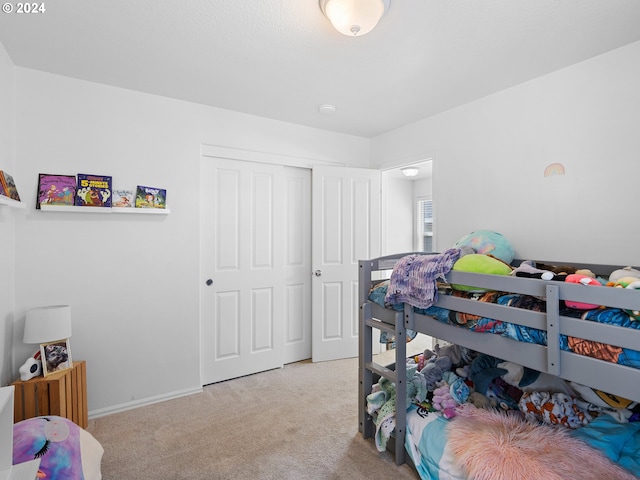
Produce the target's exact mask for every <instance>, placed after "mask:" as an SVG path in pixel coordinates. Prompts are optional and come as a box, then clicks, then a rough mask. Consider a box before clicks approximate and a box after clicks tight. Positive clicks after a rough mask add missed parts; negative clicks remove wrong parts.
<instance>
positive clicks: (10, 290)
mask: <svg viewBox="0 0 640 480" xmlns="http://www.w3.org/2000/svg"><path fill="white" fill-rule="evenodd" d="M14 88H15V72H14V68H13V64H12V63H11V60H10V58H9V56H8V55H7V52H6V50H5V49H4V46H3V45H2V44H1V43H0V170H6V171H7V172H9V174H11V175H13V176H14V180H15V181H16V182H19V180H20V178H19V177H18V176H17V174H16V161H15V148H14V145H15V128H14V126H15V125H14V124H15V111H14ZM18 186H20V185H18ZM18 193H20V190H18ZM17 212H18V210H17V209H15V208H9V207H3V206H0V351H1V352H2V354H1V355H0V385H6V384H7V383H8V382H10V381H11V380H12V379H13V377H14V372H13V366H12V364H11V345H12V337H13V328H14V293H15V290H14V274H15V269H14V255H13V251H14V245H15V221H14V218H15V214H16V213H17Z"/></svg>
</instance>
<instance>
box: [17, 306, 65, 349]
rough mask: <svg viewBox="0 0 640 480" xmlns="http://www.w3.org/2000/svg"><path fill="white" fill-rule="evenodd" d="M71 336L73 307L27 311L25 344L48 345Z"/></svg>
mask: <svg viewBox="0 0 640 480" xmlns="http://www.w3.org/2000/svg"><path fill="white" fill-rule="evenodd" d="M70 336H71V307H70V306H69V305H52V306H50V307H38V308H32V309H30V310H27V318H26V320H25V322H24V336H23V338H22V341H23V342H24V343H48V342H55V341H56V340H64V339H66V338H69V337H70Z"/></svg>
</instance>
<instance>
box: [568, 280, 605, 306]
mask: <svg viewBox="0 0 640 480" xmlns="http://www.w3.org/2000/svg"><path fill="white" fill-rule="evenodd" d="M565 282H566V283H577V284H580V285H589V286H594V287H601V286H602V284H601V283H600V282H599V281H598V280H596V279H595V278H593V277H589V276H586V275H580V274H578V273H573V274H570V275H567V278H566V279H565ZM564 303H565V304H566V305H567V307H569V308H573V309H576V310H593V309H594V308H598V307H599V306H600V305H596V304H594V303H584V302H575V301H573V300H565V302H564Z"/></svg>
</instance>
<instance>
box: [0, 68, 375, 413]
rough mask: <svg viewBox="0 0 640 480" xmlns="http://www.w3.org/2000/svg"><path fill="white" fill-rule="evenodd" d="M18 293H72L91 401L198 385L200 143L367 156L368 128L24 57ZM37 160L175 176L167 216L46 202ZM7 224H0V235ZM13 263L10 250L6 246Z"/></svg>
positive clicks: (86, 169) (139, 176) (60, 166)
mask: <svg viewBox="0 0 640 480" xmlns="http://www.w3.org/2000/svg"><path fill="white" fill-rule="evenodd" d="M15 72H16V78H17V86H16V111H17V113H16V122H17V123H16V132H17V133H16V150H17V157H18V159H19V161H18V164H17V168H16V170H17V172H16V173H17V174H18V176H19V178H21V179H22V180H23V181H22V185H21V190H22V192H23V193H24V195H25V198H26V199H27V201H29V202H30V203H31V205H30V207H29V208H28V209H27V210H26V211H24V212H21V213H20V214H19V215H17V216H16V247H15V258H16V295H15V298H16V305H15V312H16V316H17V318H18V319H19V322H22V323H21V325H20V326H19V328H18V330H19V332H18V333H17V334H16V335H15V336H14V342H15V361H16V362H17V363H18V365H19V364H20V363H22V361H23V360H24V358H26V357H27V356H28V355H29V354H30V353H31V349H32V348H31V347H29V346H25V345H24V344H22V342H21V334H22V328H23V322H24V314H25V312H26V310H27V309H28V308H31V307H35V306H42V305H51V304H61V303H62V304H70V305H71V306H72V316H73V336H72V338H71V351H72V355H73V357H74V358H76V359H85V360H87V376H88V378H87V383H88V397H89V410H90V413H92V414H102V413H106V412H109V411H113V410H114V409H116V408H121V407H127V406H131V405H135V404H137V402H145V401H148V400H150V399H151V400H153V399H156V398H164V397H166V396H171V395H179V394H182V393H188V392H190V391H193V390H194V389H198V388H199V387H200V377H199V368H200V367H199V289H200V286H201V280H203V279H201V277H200V272H199V268H200V265H199V225H198V218H199V211H198V210H199V208H198V201H199V200H198V199H199V195H200V194H201V192H200V191H199V163H200V148H201V145H202V144H208V145H223V146H232V147H237V148H242V149H247V150H252V151H262V152H270V153H280V154H283V155H287V156H293V157H304V158H313V159H319V160H331V161H337V162H342V163H345V164H347V165H350V166H354V167H363V166H367V165H368V161H369V142H368V140H366V139H362V138H358V137H351V136H346V135H339V134H335V133H330V132H325V131H320V130H314V129H310V128H305V127H300V126H295V125H291V124H286V123H282V122H276V121H272V120H267V119H263V118H258V117H252V116H248V115H243V114H237V113H233V112H229V111H224V110H220V109H215V108H209V107H204V106H201V105H196V104H193V103H187V102H182V101H177V100H171V99H167V98H162V97H157V96H153V95H147V94H141V93H137V92H133V91H128V90H123V89H118V88H112V87H107V86H103V85H98V84H93V83H89V82H84V81H79V80H73V79H69V78H65V77H60V76H56V75H50V74H45V73H41V72H37V71H32V70H28V69H23V68H16V69H15ZM38 173H60V174H76V173H94V174H104V175H112V176H113V178H114V185H115V186H118V185H120V186H135V185H137V184H147V185H152V186H159V187H162V188H166V189H167V203H168V206H169V208H170V209H171V214H170V215H168V216H155V215H154V216H141V215H99V214H92V213H80V214H68V213H57V212H53V213H45V212H41V211H36V210H35V209H34V199H35V194H36V183H37V178H38ZM0 237H1V236H0ZM2 257H3V259H2V261H3V262H6V261H7V259H6V258H4V257H5V256H4V255H2Z"/></svg>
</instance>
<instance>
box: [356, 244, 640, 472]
mask: <svg viewBox="0 0 640 480" xmlns="http://www.w3.org/2000/svg"><path fill="white" fill-rule="evenodd" d="M415 254H416V252H409V253H403V254H398V255H390V256H385V257H380V258H375V259H370V260H362V261H360V262H359V305H360V346H359V348H360V352H359V361H360V364H359V372H360V373H359V430H360V432H361V433H362V434H363V436H364V437H365V438H371V437H373V436H374V434H375V429H376V427H375V424H374V417H373V415H372V414H370V413H369V411H368V409H367V396H368V395H369V394H370V393H371V392H372V388H373V386H374V384H375V383H376V382H377V381H378V380H379V379H380V378H385V379H388V380H389V381H390V382H392V383H393V384H394V385H395V387H396V391H397V397H396V399H395V402H396V405H395V431H394V434H393V435H392V437H391V439H390V441H389V442H388V443H387V445H386V447H387V448H388V449H389V450H391V451H393V452H394V453H395V460H396V463H397V464H399V465H400V464H402V463H404V462H405V461H407V460H411V458H409V459H407V457H406V450H405V445H406V444H405V441H406V439H405V435H406V431H407V408H408V407H409V405H408V404H407V403H408V400H407V398H406V395H405V392H406V389H407V371H406V369H405V368H404V366H405V365H406V360H407V350H406V338H407V331H413V332H420V333H424V334H426V335H429V336H431V337H433V338H435V339H438V340H442V341H446V342H448V343H451V344H454V345H459V346H462V347H464V348H466V349H470V350H472V351H474V352H480V353H483V354H487V355H491V356H494V357H497V358H500V359H502V360H504V361H508V362H514V363H516V364H519V365H522V366H524V367H526V368H529V369H532V370H534V371H538V372H544V373H546V374H551V375H554V376H557V377H560V378H562V379H566V380H568V381H572V382H576V383H577V384H581V385H588V386H590V387H593V388H596V389H598V390H600V391H603V392H608V393H610V394H614V395H618V396H620V397H624V398H627V399H632V400H635V401H636V402H640V368H634V366H627V365H620V364H617V363H612V362H608V361H604V360H601V359H598V358H592V357H589V356H584V355H580V354H576V353H573V352H571V351H567V349H566V348H563V347H562V345H561V339H562V338H563V337H564V338H566V337H572V338H580V339H585V340H587V341H593V342H599V343H601V344H608V345H615V346H618V347H621V348H624V349H629V350H631V351H640V329H637V328H626V327H624V326H616V325H608V324H603V323H598V322H596V321H585V320H584V319H582V318H574V317H570V316H566V315H563V314H562V313H563V309H562V308H561V306H563V305H564V302H565V301H568V300H571V301H574V302H586V303H592V304H597V305H602V306H610V307H615V308H619V309H624V310H628V311H637V310H640V290H633V289H631V290H630V289H623V288H585V287H584V286H583V285H580V284H569V283H565V282H558V281H547V280H542V279H536V278H521V277H515V276H509V275H507V276H503V275H488V274H480V273H468V272H460V271H453V270H451V271H449V272H448V273H446V275H445V277H446V278H445V279H446V281H445V282H443V283H445V284H448V285H453V284H458V285H471V286H477V287H481V288H483V289H485V290H489V291H497V292H509V293H513V294H519V295H526V296H531V297H534V298H539V299H541V301H543V302H544V303H545V307H546V308H544V309H542V311H533V310H526V309H522V308H514V307H510V306H505V305H500V304H496V303H484V302H479V301H477V300H472V299H469V298H461V297H456V296H453V295H444V294H440V295H436V298H437V301H435V303H434V307H437V308H440V309H445V310H448V311H454V312H464V313H468V314H471V315H476V316H479V317H482V318H488V319H496V320H500V321H504V322H509V323H511V324H515V325H519V326H524V327H527V328H532V329H536V330H538V331H543V332H545V337H546V341H545V342H544V344H537V343H525V342H519V341H516V340H514V339H512V338H505V337H504V336H501V335H495V334H489V333H478V332H474V331H470V330H468V329H465V328H461V327H460V326H458V325H454V324H451V323H450V322H445V321H443V320H442V318H440V319H437V318H436V317H434V316H431V315H426V314H424V313H420V312H423V310H418V309H416V308H415V307H413V306H411V305H409V304H408V303H405V304H404V305H403V306H402V309H401V310H400V309H399V308H397V309H395V310H394V309H391V308H389V306H388V305H387V306H383V305H380V304H379V303H377V302H375V301H373V300H371V299H370V292H371V291H372V289H373V288H374V287H375V286H376V285H379V284H380V283H381V282H383V281H384V280H388V279H389V277H390V275H391V273H392V271H393V268H394V266H395V265H396V263H397V262H398V261H399V260H401V259H402V258H403V257H406V256H407V255H415ZM520 262H521V261H520V260H513V262H512V263H511V265H513V266H514V267H515V266H517V265H519V264H520ZM544 263H545V264H548V263H552V262H544ZM580 265H581V268H584V269H590V270H591V271H592V272H593V273H594V274H596V275H597V276H600V277H604V278H607V277H608V275H609V274H610V273H611V272H613V271H615V270H618V269H621V268H623V267H622V266H616V265H595V264H580ZM638 321H639V322H640V320H638ZM375 330H378V331H380V332H386V333H387V334H388V335H392V336H394V337H395V344H396V352H395V362H394V363H393V364H391V365H381V364H378V363H376V362H375V361H374V356H373V347H372V345H373V338H374V336H373V335H374V331H375ZM541 343H542V342H541ZM397 366H403V368H396V367H397ZM635 367H638V365H636V366H635ZM639 461H640V460H639Z"/></svg>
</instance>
